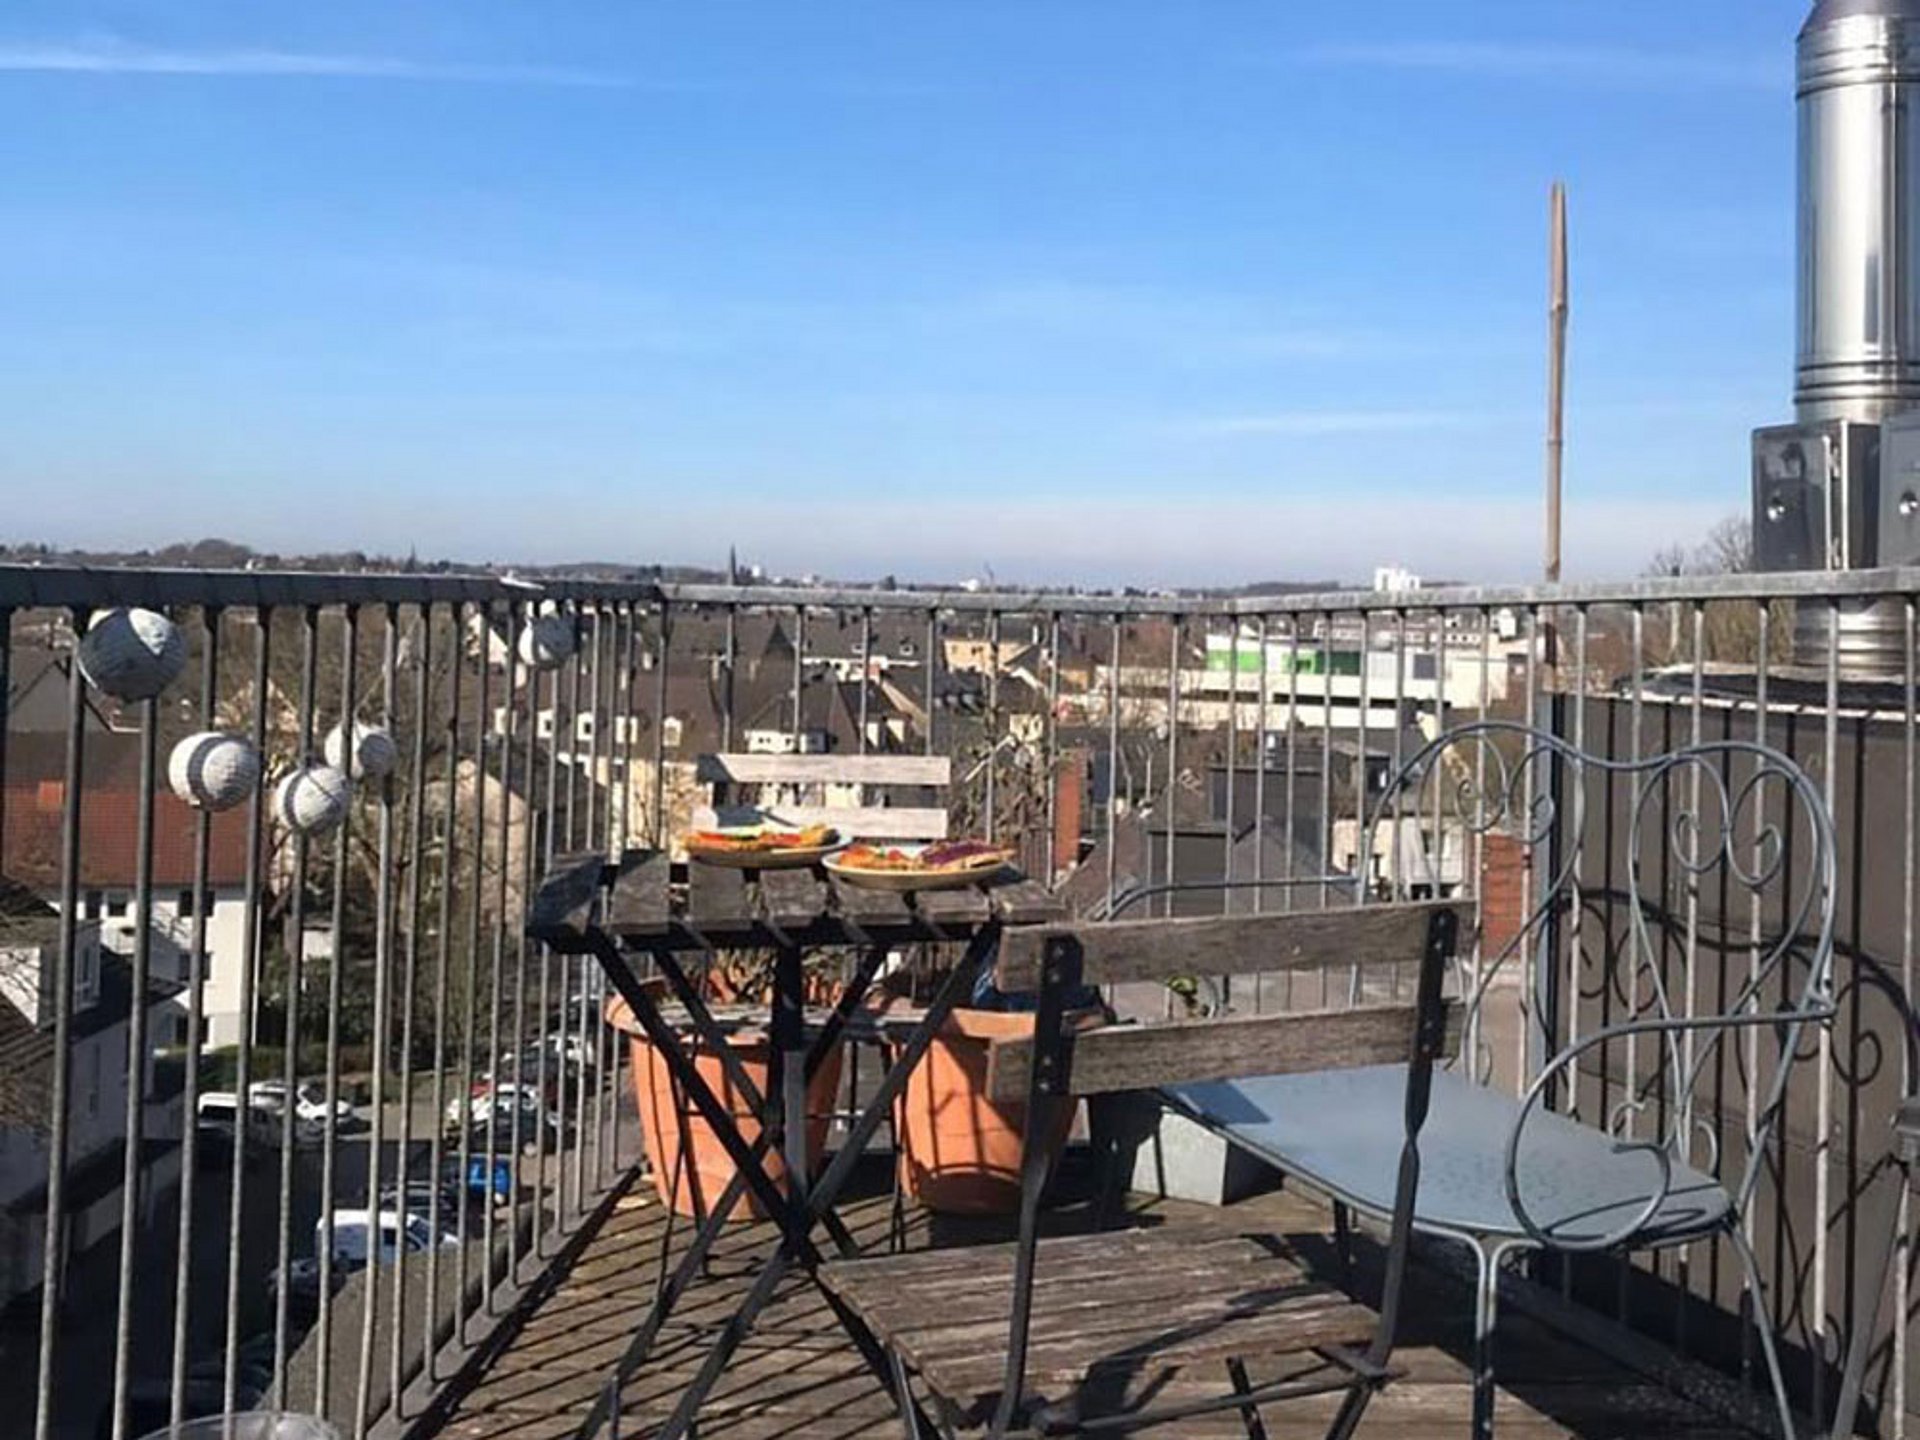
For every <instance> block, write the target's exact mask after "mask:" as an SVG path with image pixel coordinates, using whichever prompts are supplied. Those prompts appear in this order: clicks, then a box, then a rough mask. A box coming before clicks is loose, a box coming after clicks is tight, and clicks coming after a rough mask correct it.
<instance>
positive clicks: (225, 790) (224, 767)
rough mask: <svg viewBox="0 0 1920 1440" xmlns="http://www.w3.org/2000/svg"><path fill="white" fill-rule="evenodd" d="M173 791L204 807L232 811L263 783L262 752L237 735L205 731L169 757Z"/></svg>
mask: <svg viewBox="0 0 1920 1440" xmlns="http://www.w3.org/2000/svg"><path fill="white" fill-rule="evenodd" d="M167 783H168V784H170V785H171V786H173V793H174V794H176V795H178V796H179V797H180V798H181V799H182V800H184V801H186V802H187V803H188V804H189V805H194V806H197V807H199V808H200V809H202V810H231V809H232V808H233V807H234V806H236V805H238V804H239V803H240V802H241V801H243V800H245V799H246V798H247V797H248V796H249V795H251V794H252V793H253V790H254V787H255V786H256V785H258V784H259V783H260V752H259V751H257V750H255V749H254V748H253V746H252V744H251V743H249V742H248V741H246V740H243V739H241V738H240V737H239V736H238V735H226V734H222V733H221V732H220V731H218V730H203V731H201V732H200V733H199V734H198V735H189V736H187V738H186V739H184V740H182V741H181V742H180V743H179V744H178V745H176V746H174V747H173V753H172V754H171V755H169V756H168V757H167Z"/></svg>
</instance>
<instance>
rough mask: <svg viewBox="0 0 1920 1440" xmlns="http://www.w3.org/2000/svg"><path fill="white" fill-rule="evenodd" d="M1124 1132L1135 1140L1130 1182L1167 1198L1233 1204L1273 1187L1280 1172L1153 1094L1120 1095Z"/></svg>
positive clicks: (1137, 1188) (1139, 1190) (1143, 1191)
mask: <svg viewBox="0 0 1920 1440" xmlns="http://www.w3.org/2000/svg"><path fill="white" fill-rule="evenodd" d="M1120 1107H1121V1117H1120V1118H1121V1123H1122V1124H1123V1126H1124V1127H1125V1130H1124V1133H1125V1134H1126V1135H1127V1136H1128V1138H1129V1142H1130V1143H1131V1144H1133V1146H1134V1151H1133V1170H1132V1179H1131V1182H1130V1185H1129V1188H1130V1189H1132V1190H1133V1191H1134V1192H1135V1193H1136V1194H1143V1195H1153V1196H1156V1197H1158V1198H1160V1199H1165V1200H1192V1201H1195V1202H1197V1203H1199V1204H1202V1205H1231V1204H1232V1203H1233V1202H1234V1201H1236V1200H1241V1199H1244V1198H1245V1197H1247V1196H1248V1195H1253V1194H1257V1193H1258V1192H1260V1191H1262V1190H1271V1189H1273V1188H1274V1187H1275V1186H1277V1185H1278V1184H1279V1183H1280V1172H1279V1171H1278V1170H1276V1169H1274V1168H1273V1167H1272V1166H1271V1165H1269V1164H1267V1163H1266V1162H1265V1161H1264V1160H1258V1159H1256V1158H1254V1157H1253V1156H1252V1155H1250V1154H1248V1153H1247V1152H1246V1151H1245V1150H1242V1149H1240V1148H1239V1147H1238V1146H1234V1145H1229V1144H1228V1143H1227V1142H1226V1141H1225V1140H1223V1139H1221V1138H1220V1137H1219V1136H1218V1135H1216V1134H1214V1133H1213V1132H1212V1131H1211V1130H1208V1129H1206V1128H1205V1127H1204V1126H1201V1125H1198V1124H1196V1123H1195V1122H1194V1121H1192V1120H1189V1119H1188V1118H1187V1117H1186V1116H1185V1115H1182V1114H1181V1113H1179V1112H1178V1111H1177V1110H1170V1109H1168V1108H1167V1107H1166V1106H1165V1105H1163V1104H1161V1103H1160V1102H1159V1101H1158V1100H1155V1099H1154V1098H1153V1097H1152V1096H1150V1095H1137V1094H1136V1095H1128V1096H1125V1097H1124V1098H1123V1099H1121V1101H1120Z"/></svg>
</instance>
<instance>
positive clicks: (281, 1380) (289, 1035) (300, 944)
mask: <svg viewBox="0 0 1920 1440" xmlns="http://www.w3.org/2000/svg"><path fill="white" fill-rule="evenodd" d="M319 693H320V612H319V609H318V607H316V606H312V605H306V606H302V607H301V610H300V738H299V746H298V748H297V749H296V750H295V752H294V762H293V763H294V768H295V769H299V768H300V767H302V766H305V765H307V764H309V763H311V761H312V759H313V712H314V707H315V706H316V705H317V704H318V703H319ZM261 703H262V704H264V703H265V701H264V699H263V700H262V701H261ZM312 849H313V842H312V840H311V838H310V837H309V836H308V835H307V833H306V831H304V830H302V829H300V828H298V827H295V828H294V831H293V881H292V891H293V898H292V903H291V905H290V906H289V914H288V919H287V927H288V944H287V975H286V994H285V997H284V999H285V1004H284V1011H285V1014H284V1020H283V1024H282V1034H281V1042H282V1043H281V1062H280V1070H281V1082H282V1086H283V1094H284V1096H285V1104H284V1105H283V1106H282V1107H281V1111H280V1214H279V1225H280V1233H279V1243H280V1250H279V1261H278V1267H279V1268H278V1272H277V1273H278V1276H279V1282H280V1283H279V1284H278V1285H277V1286H276V1287H275V1290H274V1347H273V1356H274V1400H273V1403H274V1408H276V1409H284V1408H287V1407H288V1406H289V1405H290V1404H291V1396H290V1395H289V1394H288V1391H287V1378H288V1377H287V1359H288V1355H289V1351H288V1349H287V1346H288V1343H289V1342H290V1340H291V1338H292V1335H291V1323H292V1316H291V1314H290V1313H289V1301H290V1298H291V1297H290V1296H289V1294H288V1291H289V1290H290V1289H291V1288H292V1287H291V1281H292V1244H293V1234H292V1231H293V1168H294V1167H293V1152H294V1146H295V1144H296V1141H297V1135H298V1132H297V1129H296V1125H295V1122H296V1120H297V1118H298V1108H299V1107H298V1106H297V1105H296V1104H295V1103H294V1097H295V1096H296V1095H297V1094H298V1093H299V1064H300V1011H301V1005H300V1001H301V998H302V997H301V993H300V992H301V990H302V989H303V988H304V986H305V984H306V974H305V971H306V957H307V867H308V864H309V860H310V856H311V853H312ZM329 1123H330V1122H329ZM321 1203H322V1204H323V1205H325V1204H327V1203H328V1202H327V1199H326V1198H325V1197H324V1196H323V1197H322V1200H321ZM315 1258H316V1260H317V1259H318V1257H315Z"/></svg>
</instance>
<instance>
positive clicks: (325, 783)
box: [273, 765, 353, 836]
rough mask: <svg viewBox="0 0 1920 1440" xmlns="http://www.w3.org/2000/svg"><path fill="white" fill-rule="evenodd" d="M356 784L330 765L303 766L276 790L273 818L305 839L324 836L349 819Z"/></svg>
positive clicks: (286, 777) (287, 776)
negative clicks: (348, 814)
mask: <svg viewBox="0 0 1920 1440" xmlns="http://www.w3.org/2000/svg"><path fill="white" fill-rule="evenodd" d="M352 797H353V782H352V781H351V780H349V779H347V777H346V775H345V774H344V773H343V772H341V771H339V770H336V769H334V768H333V767H332V766H331V765H303V766H301V767H300V768H299V769H298V770H294V771H290V772H289V773H288V774H287V775H285V776H284V777H283V778H282V779H281V781H280V783H279V784H278V785H276V786H275V787H274V790H273V814H274V818H275V819H276V820H278V821H279V822H280V823H281V824H282V825H284V826H286V827H287V829H289V830H294V831H298V832H299V833H300V834H302V835H310V836H311V835H324V834H326V833H327V832H328V831H329V830H331V829H333V828H334V827H335V826H336V825H338V824H339V823H340V822H341V821H342V820H344V819H346V816H347V802H348V801H349V800H351V799H352Z"/></svg>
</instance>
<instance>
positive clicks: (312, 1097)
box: [247, 1080, 357, 1134]
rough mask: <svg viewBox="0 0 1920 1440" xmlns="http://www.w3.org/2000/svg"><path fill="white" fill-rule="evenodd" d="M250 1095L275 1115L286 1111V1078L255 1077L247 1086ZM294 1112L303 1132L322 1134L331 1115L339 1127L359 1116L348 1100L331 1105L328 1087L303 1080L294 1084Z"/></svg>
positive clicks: (348, 1123) (320, 1083)
mask: <svg viewBox="0 0 1920 1440" xmlns="http://www.w3.org/2000/svg"><path fill="white" fill-rule="evenodd" d="M247 1094H248V1095H249V1096H251V1097H252V1098H253V1099H254V1100H255V1101H256V1102H257V1103H258V1104H261V1105H264V1106H267V1107H269V1108H270V1109H271V1110H272V1112H273V1113H274V1114H275V1115H282V1114H285V1113H286V1108H287V1082H286V1081H284V1080H256V1081H254V1082H253V1083H252V1084H251V1085H249V1086H248V1087H247ZM293 1115H294V1119H295V1120H296V1121H297V1122H298V1123H299V1126H300V1133H303V1134H318V1133H320V1132H321V1131H322V1130H324V1129H325V1127H326V1123H327V1118H328V1117H329V1116H331V1117H332V1118H333V1122H334V1125H335V1127H336V1128H344V1127H345V1126H347V1125H350V1124H352V1123H353V1121H354V1120H355V1119H356V1118H357V1117H356V1116H355V1114H354V1109H353V1106H352V1105H350V1104H349V1103H348V1102H347V1101H345V1100H335V1101H334V1102H333V1104H332V1105H328V1104H327V1087H326V1086H325V1084H323V1083H322V1082H321V1081H318V1080H301V1081H299V1082H297V1083H296V1084H295V1085H294V1087H293Z"/></svg>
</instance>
